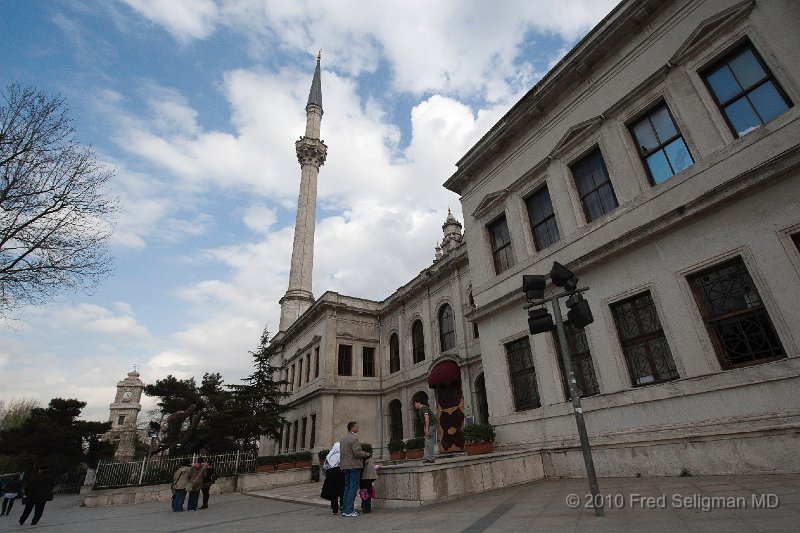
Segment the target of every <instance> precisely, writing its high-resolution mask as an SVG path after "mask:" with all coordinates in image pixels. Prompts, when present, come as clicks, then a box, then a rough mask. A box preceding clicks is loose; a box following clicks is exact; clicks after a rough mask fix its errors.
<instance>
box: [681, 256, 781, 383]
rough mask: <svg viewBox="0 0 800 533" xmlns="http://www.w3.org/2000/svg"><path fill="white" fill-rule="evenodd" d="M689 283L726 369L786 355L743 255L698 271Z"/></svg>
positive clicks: (721, 362) (764, 361) (763, 361)
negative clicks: (743, 259)
mask: <svg viewBox="0 0 800 533" xmlns="http://www.w3.org/2000/svg"><path fill="white" fill-rule="evenodd" d="M689 283H690V285H691V287H692V290H693V291H694V297H695V300H696V301H697V305H698V307H699V308H700V313H701V314H702V316H703V321H704V322H705V324H706V328H707V329H708V334H709V336H710V337H711V340H712V342H713V344H714V349H715V351H716V352H717V357H718V358H719V362H720V364H721V365H722V368H724V369H730V368H737V367H741V366H749V365H754V364H759V363H766V362H768V361H775V360H778V359H783V358H784V357H786V352H785V351H784V349H783V346H782V345H781V341H780V339H779V338H778V335H777V333H776V332H775V328H774V327H773V325H772V321H771V320H770V318H769V314H767V310H766V308H765V307H764V303H763V302H762V301H761V296H760V295H759V294H758V290H757V289H756V286H755V285H754V284H753V280H752V278H751V277H750V274H749V273H748V272H747V267H745V265H744V261H742V258H741V257H737V258H735V259H732V260H730V261H726V262H725V263H722V264H721V265H717V266H714V267H712V268H709V269H708V270H704V271H702V272H700V273H698V274H695V275H693V276H691V277H690V278H689Z"/></svg>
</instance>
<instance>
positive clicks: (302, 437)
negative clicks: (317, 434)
mask: <svg viewBox="0 0 800 533" xmlns="http://www.w3.org/2000/svg"><path fill="white" fill-rule="evenodd" d="M307 430H308V418H307V417H305V416H304V417H303V431H302V433H300V449H303V448H305V447H306V431H307Z"/></svg>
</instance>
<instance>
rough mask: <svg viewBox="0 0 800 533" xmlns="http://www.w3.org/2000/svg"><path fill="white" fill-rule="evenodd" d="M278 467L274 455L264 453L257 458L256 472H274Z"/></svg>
mask: <svg viewBox="0 0 800 533" xmlns="http://www.w3.org/2000/svg"><path fill="white" fill-rule="evenodd" d="M277 469H278V463H276V462H275V456H274V455H264V456H261V457H257V458H256V472H272V471H273V470H277Z"/></svg>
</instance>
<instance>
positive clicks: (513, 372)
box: [505, 337, 542, 411]
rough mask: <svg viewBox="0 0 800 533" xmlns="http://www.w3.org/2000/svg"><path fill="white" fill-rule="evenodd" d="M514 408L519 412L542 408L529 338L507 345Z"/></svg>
mask: <svg viewBox="0 0 800 533" xmlns="http://www.w3.org/2000/svg"><path fill="white" fill-rule="evenodd" d="M505 347H506V356H507V358H508V371H509V374H510V378H511V390H512V392H513V394H514V407H515V409H516V410H517V411H524V410H526V409H535V408H537V407H541V405H542V402H541V400H540V399H539V388H538V387H537V385H536V369H535V368H534V367H533V357H532V356H531V345H530V342H529V341H528V338H527V337H523V338H521V339H518V340H515V341H513V342H509V343H508V344H506V345H505Z"/></svg>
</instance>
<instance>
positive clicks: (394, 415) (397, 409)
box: [389, 400, 403, 440]
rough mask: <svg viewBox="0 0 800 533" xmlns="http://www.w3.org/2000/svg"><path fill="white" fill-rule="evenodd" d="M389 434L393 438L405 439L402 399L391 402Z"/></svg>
mask: <svg viewBox="0 0 800 533" xmlns="http://www.w3.org/2000/svg"><path fill="white" fill-rule="evenodd" d="M389 434H390V435H391V439H392V440H403V406H402V405H401V404H400V400H392V401H391V402H389Z"/></svg>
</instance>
